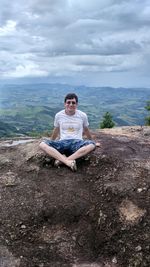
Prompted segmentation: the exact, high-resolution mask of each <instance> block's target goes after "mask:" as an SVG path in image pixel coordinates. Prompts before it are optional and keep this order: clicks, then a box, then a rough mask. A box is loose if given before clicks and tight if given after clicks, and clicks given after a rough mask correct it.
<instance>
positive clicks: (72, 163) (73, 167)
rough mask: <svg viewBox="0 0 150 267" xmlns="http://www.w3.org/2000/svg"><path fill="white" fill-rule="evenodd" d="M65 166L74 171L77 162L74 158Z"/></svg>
mask: <svg viewBox="0 0 150 267" xmlns="http://www.w3.org/2000/svg"><path fill="white" fill-rule="evenodd" d="M67 166H68V167H69V168H70V169H71V170H72V171H73V172H76V171H77V164H76V161H75V160H69V162H68V164H67Z"/></svg>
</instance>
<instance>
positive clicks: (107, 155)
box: [0, 127, 150, 267]
mask: <svg viewBox="0 0 150 267" xmlns="http://www.w3.org/2000/svg"><path fill="white" fill-rule="evenodd" d="M93 135H94V136H95V139H96V140H97V141H99V142H100V143H101V146H100V147H99V148H97V149H96V150H95V151H94V152H92V153H91V154H90V155H89V156H87V157H86V158H83V159H80V160H78V162H77V166H78V171H77V172H76V173H73V172H72V171H71V170H70V169H68V168H67V167H65V166H61V167H60V168H56V167H54V166H53V159H51V158H48V157H47V156H45V155H44V154H43V152H41V151H40V150H39V148H38V144H39V142H40V141H41V140H37V139H31V140H30V139H29V140H26V141H24V140H22V141H19V140H18V141H15V140H5V141H4V140H1V141H0V192H1V195H0V202H1V205H0V234H1V241H0V267H79V266H81V267H148V266H150V253H149V250H150V225H149V221H150V215H149V206H150V204H149V200H150V187H149V186H150V127H122V128H120V127H117V128H114V129H105V130H97V131H95V132H93Z"/></svg>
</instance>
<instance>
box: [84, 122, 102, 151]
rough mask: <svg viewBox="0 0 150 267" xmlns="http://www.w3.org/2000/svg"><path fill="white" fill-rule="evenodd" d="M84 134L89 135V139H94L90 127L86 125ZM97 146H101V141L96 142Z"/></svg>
mask: <svg viewBox="0 0 150 267" xmlns="http://www.w3.org/2000/svg"><path fill="white" fill-rule="evenodd" d="M84 134H85V135H86V136H87V138H88V139H90V140H92V139H93V138H92V135H91V133H90V130H89V128H88V127H84ZM96 146H98V147H99V146H100V143H99V142H96Z"/></svg>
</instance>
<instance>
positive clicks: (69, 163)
mask: <svg viewBox="0 0 150 267" xmlns="http://www.w3.org/2000/svg"><path fill="white" fill-rule="evenodd" d="M40 148H41V149H42V150H43V151H44V152H45V153H46V154H47V155H49V156H51V157H53V158H54V159H57V160H59V161H61V162H62V163H64V164H65V165H66V166H68V167H71V166H72V163H73V162H74V160H76V159H78V158H81V157H83V156H85V155H87V154H88V153H90V152H91V151H92V150H94V149H95V145H94V144H89V145H86V146H83V147H81V148H79V149H78V150H77V151H76V152H75V153H73V154H72V155H70V156H69V157H66V156H64V155H62V154H61V153H60V152H59V151H58V150H56V149H55V148H53V147H51V146H48V145H47V144H45V143H44V142H41V143H40Z"/></svg>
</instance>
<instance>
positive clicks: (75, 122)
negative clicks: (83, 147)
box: [54, 110, 89, 140]
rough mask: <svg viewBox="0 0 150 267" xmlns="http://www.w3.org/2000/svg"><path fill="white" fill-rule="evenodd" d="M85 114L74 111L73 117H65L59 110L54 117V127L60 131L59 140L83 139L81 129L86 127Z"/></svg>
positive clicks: (86, 119) (62, 111)
mask: <svg viewBox="0 0 150 267" xmlns="http://www.w3.org/2000/svg"><path fill="white" fill-rule="evenodd" d="M88 125H89V123H88V118H87V115H86V113H84V112H82V111H80V110H76V112H75V114H74V115H67V114H66V113H65V110H61V111H60V112H58V113H57V114H56V115H55V120H54V127H59V129H60V140H62V139H83V137H82V134H83V128H84V127H88Z"/></svg>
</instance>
